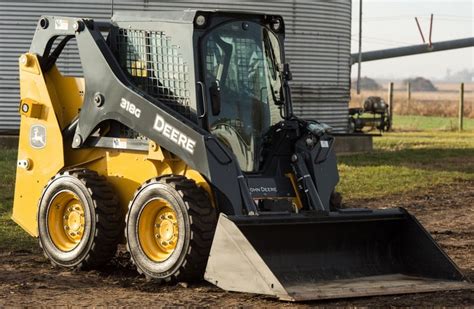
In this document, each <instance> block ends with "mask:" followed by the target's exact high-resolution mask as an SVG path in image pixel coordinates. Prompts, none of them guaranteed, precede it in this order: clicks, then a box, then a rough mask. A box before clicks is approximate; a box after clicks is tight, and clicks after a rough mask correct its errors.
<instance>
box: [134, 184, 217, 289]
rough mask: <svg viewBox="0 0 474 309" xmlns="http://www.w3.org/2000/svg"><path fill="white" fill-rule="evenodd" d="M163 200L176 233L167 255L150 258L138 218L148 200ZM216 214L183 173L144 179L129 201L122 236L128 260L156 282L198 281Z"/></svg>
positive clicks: (205, 193)
mask: <svg viewBox="0 0 474 309" xmlns="http://www.w3.org/2000/svg"><path fill="white" fill-rule="evenodd" d="M153 200H164V201H166V202H167V204H169V206H168V207H172V208H173V211H174V212H175V213H176V221H177V222H176V224H177V226H178V228H179V236H178V237H177V241H176V245H175V248H174V249H173V251H172V252H171V253H170V255H169V257H167V258H166V260H164V261H157V260H153V259H151V258H150V257H149V256H148V255H147V254H146V253H145V251H144V249H143V248H142V245H141V243H140V238H139V237H140V236H139V222H140V217H141V213H142V211H143V209H145V207H146V206H147V205H149V202H150V201H153ZM216 223H217V218H216V212H215V209H214V208H213V207H212V205H211V202H210V200H209V197H208V194H207V192H206V191H205V190H204V189H202V188H200V187H199V186H197V185H196V183H195V182H194V181H193V180H190V179H187V178H185V177H183V176H164V177H161V178H154V179H151V180H148V181H147V182H146V183H144V184H143V185H142V186H141V187H140V188H139V189H138V190H137V192H136V193H135V196H134V198H133V200H132V201H131V202H130V205H129V210H128V213H127V218H126V227H125V236H126V239H127V249H128V250H129V252H130V255H131V260H132V262H133V264H135V266H136V267H137V271H138V272H139V273H140V274H143V275H145V276H146V278H147V279H154V280H156V281H158V282H161V281H165V282H177V281H187V282H190V281H198V280H202V277H203V275H204V271H205V267H206V263H207V259H208V257H209V251H210V248H211V244H212V239H213V237H214V231H215V228H216Z"/></svg>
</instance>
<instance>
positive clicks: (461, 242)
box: [0, 181, 474, 307]
mask: <svg viewBox="0 0 474 309" xmlns="http://www.w3.org/2000/svg"><path fill="white" fill-rule="evenodd" d="M361 205H365V206H367V207H380V206H381V205H383V207H404V208H406V209H408V210H409V211H410V212H411V213H413V214H414V215H415V216H416V217H417V218H418V219H419V220H420V221H421V222H422V224H423V225H424V226H425V227H426V228H427V229H428V230H429V231H430V232H431V233H432V235H433V237H434V238H435V239H436V240H437V241H438V242H439V244H440V245H441V247H443V248H444V249H445V250H446V251H447V253H448V254H449V256H450V257H451V258H452V259H453V260H454V261H455V262H456V263H457V264H458V266H459V267H460V268H461V269H462V271H463V272H464V273H465V275H466V276H467V277H468V278H469V279H470V280H471V281H474V181H470V182H459V183H454V184H451V185H444V186H440V187H436V188H432V189H429V190H424V191H422V192H421V191H418V192H412V193H408V194H404V195H394V196H389V197H385V198H383V199H377V200H373V199H371V200H358V201H350V202H348V203H347V206H350V207H354V206H361ZM33 252H38V251H37V250H33ZM6 305H21V306H32V305H33V306H38V305H41V306H45V305H60V306H65V305H66V306H101V305H108V306H151V305H155V306H156V305H160V306H169V305H185V306H188V305H189V306H259V307H261V306H266V307H267V306H295V307H306V306H333V305H334V306H434V305H436V306H469V305H470V306H474V289H472V290H464V291H454V292H449V291H444V292H437V293H425V294H412V295H398V296H384V297H367V298H357V299H344V300H337V301H317V302H309V303H299V304H294V303H285V302H278V301H275V300H273V299H271V298H268V297H263V296H256V295H251V294H240V293H229V292H225V291H222V290H220V289H219V288H216V287H214V286H211V285H209V284H206V283H201V284H194V285H187V284H185V283H181V284H178V285H174V286H158V285H155V284H152V283H149V282H146V281H145V279H144V278H142V277H140V276H138V275H137V273H136V272H135V271H134V270H133V268H132V267H131V266H130V264H129V262H128V257H127V255H126V253H121V254H119V255H118V256H117V258H115V259H114V260H113V261H112V263H111V264H110V265H108V266H107V267H106V268H104V269H103V270H101V271H88V272H71V271H67V270H64V269H55V268H52V267H51V266H50V264H49V263H48V262H47V261H46V259H45V258H44V257H43V256H42V255H41V254H39V253H32V252H29V251H16V252H0V307H4V306H6Z"/></svg>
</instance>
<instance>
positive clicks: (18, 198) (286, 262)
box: [12, 10, 469, 301]
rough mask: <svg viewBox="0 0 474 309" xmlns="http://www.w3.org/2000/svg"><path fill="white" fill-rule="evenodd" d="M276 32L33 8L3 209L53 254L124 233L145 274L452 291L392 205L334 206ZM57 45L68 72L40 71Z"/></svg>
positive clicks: (245, 286) (311, 295) (187, 14)
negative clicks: (75, 68) (76, 71)
mask: <svg viewBox="0 0 474 309" xmlns="http://www.w3.org/2000/svg"><path fill="white" fill-rule="evenodd" d="M284 35H285V25H284V21H283V19H282V17H281V16H275V15H266V14H248V13H236V12H221V11H195V10H185V11H181V12H162V13H153V14H150V13H144V12H135V13H119V14H116V15H114V17H113V18H112V20H111V22H95V21H93V20H91V19H84V18H71V17H58V16H43V17H42V18H41V19H40V20H39V23H38V26H37V29H36V32H35V35H34V38H33V41H32V44H31V47H30V50H29V52H28V53H25V54H23V55H21V57H20V59H19V62H20V63H19V65H20V84H21V102H20V108H19V112H20V114H21V128H20V143H19V152H18V167H17V176H16V186H15V198H14V208H13V216H12V217H13V220H14V221H15V222H17V223H18V224H19V225H20V226H21V227H23V228H24V229H25V230H26V231H27V232H28V233H30V234H31V235H32V236H34V237H38V238H39V242H40V245H41V247H42V248H43V250H44V253H45V255H46V257H47V258H48V259H49V260H50V261H51V262H52V263H53V264H54V265H58V266H62V267H69V268H83V269H84V268H85V269H87V268H93V267H99V266H100V265H102V264H104V263H106V262H107V261H109V260H110V259H111V258H112V257H113V256H114V254H115V252H116V250H117V245H118V244H120V243H125V244H126V247H127V250H128V251H129V252H130V255H131V259H132V261H133V263H134V264H135V265H136V268H137V270H138V272H140V273H142V274H143V275H145V276H146V277H147V278H151V279H155V280H157V281H165V282H169V281H183V280H185V281H190V280H199V279H201V278H203V277H204V278H205V279H206V280H207V281H209V282H211V283H213V284H215V285H217V286H219V287H221V288H223V289H225V290H229V291H241V292H250V293H260V294H267V295H271V296H275V297H277V298H280V299H283V300H292V301H299V300H311V299H324V298H340V297H356V296H365V295H382V294H397V293H398V294H400V293H412V292H426V291H436V290H448V289H462V288H466V287H469V283H467V282H466V281H465V278H464V277H463V275H462V274H461V272H460V271H459V270H458V268H457V267H456V266H455V264H454V263H453V262H452V261H451V260H450V259H449V257H448V256H447V255H446V254H445V253H444V252H443V251H442V250H441V249H440V248H439V246H438V245H437V244H436V243H435V242H434V241H433V239H432V238H431V237H430V235H429V234H428V233H427V232H426V230H425V229H424V228H423V227H422V226H421V225H420V224H419V223H418V221H417V220H416V219H415V218H414V217H413V216H411V215H410V214H409V213H408V212H407V211H405V210H404V209H384V210H370V209H363V208H361V209H339V207H338V206H339V205H338V204H339V203H338V201H339V200H340V199H339V198H338V194H337V193H336V192H335V191H334V188H335V186H336V184H337V182H338V180H339V176H338V172H337V166H336V157H335V154H334V137H333V136H331V134H330V128H329V127H328V126H327V125H324V124H322V123H319V122H317V121H312V120H304V119H300V118H298V117H296V116H295V115H294V114H293V111H292V100H291V92H290V87H289V81H290V80H291V73H290V69H289V66H288V64H286V63H285V56H284V46H283V41H284ZM72 41H75V44H77V49H78V53H79V57H80V62H81V64H82V70H83V77H69V76H65V75H62V74H61V72H60V71H59V69H58V66H57V65H56V64H57V60H58V59H60V57H61V52H62V51H63V50H64V48H65V46H66V45H67V44H68V43H70V42H72ZM71 46H75V45H71Z"/></svg>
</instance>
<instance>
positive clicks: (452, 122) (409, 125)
mask: <svg viewBox="0 0 474 309" xmlns="http://www.w3.org/2000/svg"><path fill="white" fill-rule="evenodd" d="M393 123H394V129H395V130H403V131H426V130H444V131H453V130H457V129H458V127H459V126H458V124H459V120H458V118H456V117H435V116H402V115H394V116H393ZM464 129H465V130H474V119H473V118H465V119H464Z"/></svg>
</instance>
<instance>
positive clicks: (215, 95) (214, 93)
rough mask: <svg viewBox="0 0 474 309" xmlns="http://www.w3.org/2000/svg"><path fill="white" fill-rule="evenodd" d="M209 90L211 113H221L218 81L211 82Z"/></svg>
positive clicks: (214, 114)
mask: <svg viewBox="0 0 474 309" xmlns="http://www.w3.org/2000/svg"><path fill="white" fill-rule="evenodd" d="M209 92H210V94H211V108H212V115H213V116H216V115H219V114H220V113H221V87H220V86H219V82H218V81H214V82H212V84H211V87H209Z"/></svg>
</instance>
